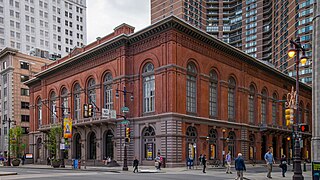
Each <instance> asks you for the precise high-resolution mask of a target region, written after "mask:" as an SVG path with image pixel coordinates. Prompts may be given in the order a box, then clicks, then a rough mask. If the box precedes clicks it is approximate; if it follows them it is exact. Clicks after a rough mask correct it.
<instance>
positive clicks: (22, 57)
mask: <svg viewBox="0 0 320 180" xmlns="http://www.w3.org/2000/svg"><path fill="white" fill-rule="evenodd" d="M51 62H52V61H51V60H48V59H44V58H39V57H34V56H29V55H26V54H23V53H20V52H19V51H18V50H17V49H12V48H5V49H3V50H2V51H1V52H0V65H1V68H0V69H1V70H0V75H1V78H0V81H1V83H0V107H1V110H0V115H1V116H0V117H1V122H0V127H1V136H0V137H1V138H0V139H1V144H0V145H1V146H0V151H1V152H6V151H7V150H8V133H9V123H10V127H13V126H21V127H22V130H23V134H25V136H24V138H23V142H24V143H25V144H26V145H27V147H28V145H29V143H28V133H29V120H30V118H29V114H30V112H29V109H30V108H32V107H30V104H29V88H28V86H26V85H24V84H23V83H24V82H25V81H27V80H29V79H31V78H33V77H34V75H35V74H36V73H37V72H39V71H40V70H41V67H42V66H44V65H46V64H49V63H51ZM27 147H26V149H28V148H27ZM26 153H27V152H26Z"/></svg>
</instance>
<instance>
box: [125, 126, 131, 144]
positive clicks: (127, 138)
mask: <svg viewBox="0 0 320 180" xmlns="http://www.w3.org/2000/svg"><path fill="white" fill-rule="evenodd" d="M126 142H130V128H126Z"/></svg>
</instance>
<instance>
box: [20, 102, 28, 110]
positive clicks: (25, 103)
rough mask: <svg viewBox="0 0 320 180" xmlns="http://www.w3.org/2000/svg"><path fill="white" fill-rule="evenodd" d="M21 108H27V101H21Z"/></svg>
mask: <svg viewBox="0 0 320 180" xmlns="http://www.w3.org/2000/svg"><path fill="white" fill-rule="evenodd" d="M21 109H29V102H21Z"/></svg>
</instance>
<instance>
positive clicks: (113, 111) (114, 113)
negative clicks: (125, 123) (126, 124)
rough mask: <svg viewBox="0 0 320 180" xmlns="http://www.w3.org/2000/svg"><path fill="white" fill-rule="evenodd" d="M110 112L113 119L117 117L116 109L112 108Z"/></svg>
mask: <svg viewBox="0 0 320 180" xmlns="http://www.w3.org/2000/svg"><path fill="white" fill-rule="evenodd" d="M110 114H111V119H116V118H117V112H116V110H111V111H110Z"/></svg>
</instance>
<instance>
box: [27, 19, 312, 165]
mask: <svg viewBox="0 0 320 180" xmlns="http://www.w3.org/2000/svg"><path fill="white" fill-rule="evenodd" d="M133 30H134V28H133V27H131V26H128V25H126V24H123V25H121V26H119V27H117V28H115V31H114V33H112V34H109V35H107V36H106V37H104V38H102V39H100V40H98V41H96V42H94V43H92V44H90V45H88V46H86V47H84V48H82V49H77V50H75V51H73V52H72V53H71V54H70V55H69V56H67V57H65V58H63V59H61V60H59V61H57V62H54V63H53V64H50V65H48V66H46V67H44V68H43V71H42V72H40V73H38V74H37V75H36V78H34V79H32V80H29V81H28V83H27V84H28V85H29V87H30V99H31V102H30V103H31V104H33V105H34V108H33V109H31V110H30V111H31V112H30V114H31V118H30V119H31V133H30V142H33V143H32V145H33V146H31V148H30V150H31V151H33V152H34V154H35V161H36V162H39V163H41V162H42V161H45V159H46V157H47V156H48V150H47V149H46V148H45V143H46V142H47V135H46V133H47V132H48V131H49V130H50V125H52V124H61V119H62V118H61V117H62V115H63V112H64V111H62V110H61V108H59V106H60V107H61V106H62V107H68V108H69V112H70V113H69V115H70V116H71V118H72V119H73V137H72V139H69V140H68V143H70V144H71V150H69V151H68V159H71V158H79V159H80V158H81V159H84V160H86V161H87V163H88V164H90V163H95V164H97V163H101V160H102V159H103V157H105V156H110V157H112V158H113V159H115V160H116V161H118V162H121V161H122V160H123V151H124V150H123V149H124V148H123V143H124V137H125V129H124V126H122V125H121V124H120V123H119V122H121V121H122V118H117V119H111V118H104V117H102V116H101V109H102V108H107V109H114V110H116V112H117V114H120V113H121V112H120V110H121V107H123V106H124V99H123V98H124V96H123V94H122V93H119V97H120V98H119V99H116V98H115V94H116V89H118V90H123V89H124V87H126V89H127V90H128V91H129V92H132V93H133V94H132V95H133V97H134V99H133V101H130V95H131V94H129V95H128V96H127V99H126V102H127V105H126V106H128V107H129V109H130V112H129V113H128V114H127V116H128V120H129V121H130V124H129V126H130V128H131V141H130V143H129V146H128V159H129V162H130V161H131V160H132V158H133V157H134V156H137V157H138V158H139V159H140V162H142V164H143V165H153V164H154V158H155V156H156V153H157V152H160V153H161V154H162V156H163V157H165V158H166V164H167V165H168V166H181V165H185V163H186V159H187V157H197V156H199V154H207V157H208V159H209V162H210V161H212V160H214V159H220V160H222V151H223V150H224V151H227V150H230V151H231V153H232V155H233V156H234V155H235V154H236V153H238V152H242V154H243V155H244V157H245V159H246V160H249V159H256V160H261V158H262V157H263V155H264V153H265V152H266V148H267V147H268V146H273V147H274V155H275V157H276V158H277V159H279V157H280V155H281V154H282V153H284V154H287V155H288V156H289V151H290V148H291V146H290V143H288V141H287V137H288V136H290V135H291V129H290V128H288V127H286V125H285V123H284V122H285V120H284V103H282V102H281V101H279V100H283V99H286V95H287V93H288V92H289V91H290V90H291V87H292V86H293V85H295V80H294V79H293V78H291V77H288V76H286V75H284V74H283V73H281V72H279V71H277V70H275V69H273V68H271V67H269V66H267V65H265V64H263V63H261V62H259V61H258V60H256V59H254V58H252V57H251V56H249V55H247V54H245V53H243V52H241V51H239V50H238V49H236V48H233V47H232V46H230V45H228V44H226V43H224V42H222V41H220V40H217V39H215V38H213V37H212V36H210V35H208V34H206V33H204V32H202V31H199V30H197V29H195V28H193V27H192V26H190V25H188V24H186V23H185V22H183V21H181V20H179V19H177V18H176V17H168V18H166V19H164V20H162V21H159V22H157V23H155V24H153V25H151V26H149V27H147V28H145V29H143V30H141V31H139V32H136V33H134V32H133ZM300 101H301V102H300V105H301V106H300V107H301V117H302V122H306V123H309V124H311V87H309V86H307V85H305V84H302V83H301V84H300ZM83 104H95V105H94V107H95V111H96V112H95V113H94V115H93V117H92V118H83V108H82V107H83ZM49 109H52V110H56V111H50V110H49ZM65 113H66V114H65V115H67V112H65ZM223 129H224V130H223ZM310 138H311V134H310V133H305V134H304V135H303V139H304V140H305V141H304V143H305V144H304V148H303V153H302V154H303V157H304V158H310V155H307V154H310ZM195 159H197V158H195Z"/></svg>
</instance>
